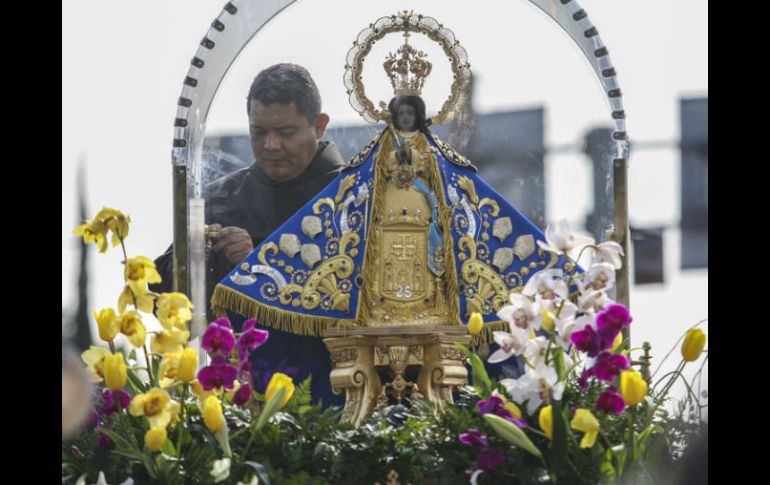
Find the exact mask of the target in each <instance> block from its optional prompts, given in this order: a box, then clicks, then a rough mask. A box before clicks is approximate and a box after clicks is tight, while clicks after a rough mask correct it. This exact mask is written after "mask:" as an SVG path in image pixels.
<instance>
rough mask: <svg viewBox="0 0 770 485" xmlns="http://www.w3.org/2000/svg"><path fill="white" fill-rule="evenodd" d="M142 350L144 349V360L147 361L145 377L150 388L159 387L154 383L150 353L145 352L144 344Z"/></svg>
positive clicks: (145, 346)
mask: <svg viewBox="0 0 770 485" xmlns="http://www.w3.org/2000/svg"><path fill="white" fill-rule="evenodd" d="M142 349H144V358H145V359H146V360H147V376H148V377H149V378H150V385H151V386H152V387H159V386H158V384H157V383H156V382H155V379H154V376H153V375H152V360H151V359H152V358H151V357H150V353H149V352H148V351H147V344H146V343H145V344H144V345H142Z"/></svg>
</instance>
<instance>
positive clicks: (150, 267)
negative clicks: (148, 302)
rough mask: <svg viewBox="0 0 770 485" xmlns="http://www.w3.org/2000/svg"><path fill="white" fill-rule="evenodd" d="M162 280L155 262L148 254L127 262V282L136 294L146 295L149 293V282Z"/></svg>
mask: <svg viewBox="0 0 770 485" xmlns="http://www.w3.org/2000/svg"><path fill="white" fill-rule="evenodd" d="M160 281H161V278H160V274H159V273H158V270H157V269H155V263H154V262H153V261H152V260H151V259H150V258H148V257H147V256H137V257H135V258H130V259H129V260H128V262H126V282H127V283H128V285H129V286H130V287H131V290H132V291H133V292H134V295H137V296H139V295H144V294H145V293H147V283H160Z"/></svg>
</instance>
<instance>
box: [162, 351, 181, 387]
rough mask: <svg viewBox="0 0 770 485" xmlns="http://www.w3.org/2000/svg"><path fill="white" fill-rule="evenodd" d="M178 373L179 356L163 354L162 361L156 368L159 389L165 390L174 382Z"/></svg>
mask: <svg viewBox="0 0 770 485" xmlns="http://www.w3.org/2000/svg"><path fill="white" fill-rule="evenodd" d="M178 372H179V354H163V359H161V361H160V366H158V379H159V381H160V387H162V388H164V389H165V388H167V387H168V386H170V385H171V384H173V383H174V380H176V376H177V374H178Z"/></svg>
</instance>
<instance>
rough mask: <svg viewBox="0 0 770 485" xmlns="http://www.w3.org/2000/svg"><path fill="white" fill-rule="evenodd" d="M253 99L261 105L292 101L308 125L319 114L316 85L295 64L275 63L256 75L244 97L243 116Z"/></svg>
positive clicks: (319, 97) (319, 96)
mask: <svg viewBox="0 0 770 485" xmlns="http://www.w3.org/2000/svg"><path fill="white" fill-rule="evenodd" d="M252 100H255V101H259V102H260V103H262V104H264V105H268V104H273V103H280V104H289V103H291V102H294V104H295V106H296V107H297V113H298V114H300V115H305V116H307V119H308V122H309V123H311V124H312V123H313V122H315V119H316V117H317V116H318V114H319V113H320V112H321V94H320V93H319V92H318V86H316V85H315V82H314V81H313V78H312V77H310V73H309V72H308V71H307V69H305V68H304V67H302V66H298V65H296V64H276V65H274V66H270V67H268V68H267V69H265V70H263V71H262V72H260V73H259V74H257V77H255V78H254V81H253V82H252V83H251V87H250V88H249V96H248V98H246V113H248V112H249V109H250V108H251V101H252Z"/></svg>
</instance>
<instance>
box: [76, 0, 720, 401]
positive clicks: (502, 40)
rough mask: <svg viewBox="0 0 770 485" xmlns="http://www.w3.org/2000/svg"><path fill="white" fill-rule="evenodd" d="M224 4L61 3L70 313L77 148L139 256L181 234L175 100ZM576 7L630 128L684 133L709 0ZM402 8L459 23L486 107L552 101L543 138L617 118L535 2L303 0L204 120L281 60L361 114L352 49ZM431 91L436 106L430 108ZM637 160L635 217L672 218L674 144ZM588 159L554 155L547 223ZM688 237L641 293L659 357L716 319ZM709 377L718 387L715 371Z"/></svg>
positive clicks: (113, 291)
mask: <svg viewBox="0 0 770 485" xmlns="http://www.w3.org/2000/svg"><path fill="white" fill-rule="evenodd" d="M224 3H225V2H224V1H203V0H165V1H157V0H156V1H150V0H143V1H139V0H135V1H131V2H127V1H121V2H118V1H113V2H104V1H101V0H78V1H69V2H64V3H63V4H62V306H63V307H64V308H67V307H70V306H71V305H73V304H74V303H75V298H76V295H75V290H76V278H77V275H76V274H75V273H74V271H75V270H76V265H77V244H76V240H75V238H74V236H71V230H72V228H73V227H74V226H75V224H76V223H77V200H76V197H75V177H76V166H77V162H78V160H79V159H80V157H81V156H82V157H84V158H85V160H86V171H87V175H86V178H87V181H86V183H87V190H86V192H87V198H88V204H89V217H91V216H93V214H95V213H96V211H98V210H99V209H100V208H101V207H102V206H108V207H114V208H117V209H120V210H122V211H124V212H125V213H128V214H130V215H131V217H132V219H133V225H132V229H131V235H130V237H129V239H128V250H129V254H130V255H138V254H143V255H146V256H149V257H151V258H154V257H155V256H157V255H158V254H160V253H161V252H162V251H164V250H165V248H166V247H167V246H168V244H169V243H170V242H171V237H172V231H171V162H170V154H171V140H172V134H173V120H174V117H175V114H176V109H177V106H176V101H177V98H178V97H179V94H180V93H181V90H182V81H183V79H184V77H185V75H186V74H187V70H188V68H189V62H190V59H191V58H192V57H193V55H194V54H195V51H196V50H197V48H198V43H199V42H200V39H201V38H202V37H203V36H204V35H205V33H206V31H207V30H208V27H209V25H210V24H211V21H212V20H213V19H214V18H215V17H216V16H217V15H218V14H219V13H220V11H221V8H222V6H223V5H224ZM580 4H581V6H582V7H583V8H584V9H585V10H586V12H588V15H589V18H590V19H591V20H592V22H593V23H594V25H595V26H596V27H597V28H598V30H599V33H600V35H601V37H602V39H603V41H604V43H605V44H606V45H607V47H608V49H609V52H610V57H611V59H612V61H613V64H614V66H615V68H616V70H617V72H618V78H619V81H620V86H621V88H622V90H623V95H624V104H625V111H626V114H627V127H628V132H629V135H630V137H631V139H632V140H638V141H643V140H672V141H673V140H676V139H677V138H678V137H679V118H678V99H679V98H680V97H695V96H707V95H708V40H707V38H708V4H707V1H706V0H679V1H676V2H670V1H665V0H612V1H610V0H582V1H581V2H580ZM471 5H472V8H471V9H469V7H470V6H471ZM405 8H408V9H414V10H415V12H419V13H423V14H425V15H429V16H432V17H435V18H436V19H438V20H439V21H440V22H442V23H444V24H445V25H446V26H447V27H449V28H450V29H452V30H453V31H454V32H455V34H456V35H457V38H458V39H459V40H460V41H461V43H462V45H464V46H465V48H466V50H467V52H468V56H469V60H470V63H471V69H472V70H473V72H474V74H475V76H476V80H477V89H476V92H477V97H476V107H477V109H478V110H479V111H482V112H485V111H497V110H502V109H506V108H513V109H522V108H528V107H534V106H541V105H544V106H545V109H546V126H545V128H546V133H545V137H546V144H547V145H551V146H553V145H563V144H570V143H578V142H579V141H580V140H581V138H582V136H583V134H584V133H585V131H586V130H587V129H588V127H590V126H594V125H596V124H603V125H605V126H607V125H610V123H611V120H610V117H609V109H608V106H607V103H606V99H605V97H604V95H603V92H602V90H601V88H600V85H599V82H598V80H597V79H596V77H595V76H594V74H593V73H592V71H591V69H590V67H589V65H588V62H587V61H586V59H585V58H584V57H583V56H582V53H580V51H578V49H577V47H575V46H574V44H572V41H571V40H570V39H569V37H568V36H567V35H566V34H565V33H564V32H562V31H561V30H560V29H559V28H558V26H556V24H555V23H553V22H552V21H551V20H550V19H549V18H548V17H546V16H545V15H544V14H543V13H542V12H540V11H539V10H538V9H536V8H535V7H533V6H532V5H530V4H529V3H528V2H525V1H523V0H514V1H508V2H500V1H491V0H476V1H474V2H473V3H472V4H469V3H468V2H467V1H448V0H444V1H413V2H405V1H379V2H361V1H341V0H339V1H310V0H301V1H299V2H297V3H296V4H294V5H292V6H291V7H289V8H288V9H287V10H286V11H284V12H283V13H282V14H281V15H279V16H278V17H276V18H275V19H274V20H272V21H271V22H270V23H269V24H268V25H267V26H266V27H265V28H264V29H263V30H262V31H261V32H260V33H258V34H257V36H256V37H255V38H254V39H253V40H252V42H251V43H250V44H249V46H247V48H246V49H245V50H244V51H243V53H242V54H241V56H240V57H239V59H238V60H237V61H236V63H235V64H234V65H233V67H232V68H231V70H230V72H229V73H228V76H227V77H226V78H225V80H224V82H223V84H222V86H221V90H220V93H221V94H220V95H218V97H217V99H216V100H215V101H214V105H213V107H212V111H211V116H210V119H209V123H208V128H209V131H210V132H212V133H213V132H221V131H232V130H243V129H245V127H246V118H245V113H244V99H245V96H246V93H247V91H248V86H249V84H250V82H251V79H252V78H253V76H254V75H255V74H256V73H257V72H258V71H259V70H260V69H261V68H263V67H266V66H267V65H270V64H273V63H275V62H284V61H288V62H297V63H299V64H302V65H304V66H306V67H307V68H308V69H309V70H310V72H311V73H312V74H313V77H314V79H315V80H316V83H317V84H318V86H319V89H320V91H321V94H322V96H323V100H324V110H325V111H327V112H328V113H329V114H330V115H331V117H332V124H334V123H342V124H350V123H355V122H358V120H359V119H358V118H357V115H356V113H355V112H354V111H353V110H352V108H350V107H349V105H348V103H347V97H346V95H345V92H344V88H343V86H342V73H343V66H344V58H345V54H346V53H347V51H348V49H349V48H350V46H351V44H352V40H353V39H354V38H355V36H356V35H357V34H358V32H359V31H360V30H361V29H363V28H364V27H366V26H367V25H368V23H369V22H373V21H374V20H376V19H377V18H379V17H380V16H384V15H390V14H391V13H393V12H395V11H397V10H402V9H405ZM415 42H417V40H416V39H414V40H413V43H415ZM420 47H422V48H424V49H425V48H427V44H422V45H421V46H420ZM383 49H384V47H383ZM382 52H383V53H384V52H385V51H384V50H383V51H382ZM380 57H381V54H379V53H378V52H377V51H373V52H372V54H371V56H370V59H372V60H373V61H372V62H373V64H372V65H373V66H375V69H377V68H379V67H378V66H379V65H380V64H381V62H380V61H377V62H374V60H376V59H378V58H380ZM434 68H435V70H436V71H435V75H434V79H433V82H435V84H434V86H435V88H432V87H431V86H430V85H426V89H425V92H426V93H428V92H430V93H431V95H430V96H426V97H427V101H428V104H429V111H430V106H431V104H433V105H434V106H435V104H436V103H438V102H440V101H441V99H443V96H444V94H443V91H442V89H446V87H445V86H446V85H447V83H446V82H442V78H443V79H444V80H445V78H444V75H445V74H443V75H442V72H443V73H446V72H448V71H447V70H446V67H445V66H442V65H441V62H440V61H439V62H436V61H434ZM442 69H443V71H442ZM365 76H366V77H365V80H366V82H367V87H368V88H367V92H368V93H371V94H372V97H373V98H376V95H377V94H378V93H382V94H381V96H380V98H383V99H384V98H385V97H386V96H387V89H386V88H387V85H386V84H385V83H386V82H387V81H386V80H385V79H384V78H382V77H380V78H378V75H377V73H376V72H374V73H373V74H372V73H371V72H370V71H365ZM378 83H382V84H381V86H382V88H381V89H380V88H379V87H378ZM369 86H371V88H369ZM369 89H371V91H370V90H369ZM378 89H379V91H378ZM434 93H437V94H434ZM431 96H433V97H434V99H436V100H437V101H434V102H433V103H431ZM376 101H379V98H376V99H375V102H376ZM434 109H435V108H434ZM630 164H631V168H630V174H629V175H630V187H629V197H630V200H629V204H630V205H629V210H630V219H631V223H632V224H634V225H639V226H646V225H669V224H673V223H675V222H676V221H677V220H678V211H679V165H678V153H677V152H675V151H672V150H654V151H653V150H650V151H637V152H635V153H632V156H631V160H630ZM589 170H590V165H589V163H588V162H587V160H586V158H585V157H584V156H583V155H580V154H577V153H575V154H563V155H558V156H556V155H554V156H550V157H548V158H547V159H546V177H547V182H546V184H547V185H546V197H547V204H548V205H547V209H548V212H547V214H546V216H547V218H548V220H549V221H553V220H556V219H560V218H567V219H568V220H570V221H582V220H583V218H584V216H585V213H586V212H587V211H588V210H589V209H590V207H591V200H590V197H591V178H590V177H591V175H590V172H589ZM678 237H679V236H678V232H677V231H676V230H670V231H667V232H666V234H665V239H664V241H665V248H664V254H665V259H666V260H665V267H666V283H665V284H664V285H652V286H644V287H640V288H633V289H632V293H631V305H632V313H633V314H634V317H635V321H634V324H633V326H632V338H633V343H634V345H635V346H636V345H639V346H640V345H641V342H642V341H643V340H649V341H650V342H651V343H652V345H653V355H654V356H655V357H662V356H663V355H664V354H665V353H666V352H667V351H668V349H669V348H670V346H671V345H672V344H673V342H674V341H675V340H676V339H677V338H678V337H679V335H680V334H681V333H682V332H683V331H684V330H685V329H686V328H688V327H689V326H690V325H692V324H694V323H696V322H697V321H699V320H701V319H703V318H706V317H707V316H708V272H707V271H705V270H702V271H688V272H684V273H683V272H681V271H679V270H678V265H679V241H678ZM120 259H121V257H120V254H119V251H116V250H111V251H109V252H108V253H107V254H106V255H103V254H96V253H92V257H91V261H92V262H91V270H92V271H91V290H90V300H89V301H90V303H91V305H92V307H93V308H96V309H98V308H102V307H106V306H114V305H115V304H116V300H117V296H118V294H119V293H120V290H121V287H122V278H121V266H120V263H119V261H120ZM707 328H708V327H707V326H706V327H705V329H706V330H707ZM676 355H678V352H677V353H676ZM676 355H675V356H674V358H672V360H671V362H668V363H667V364H670V367H673V366H674V365H675V364H676ZM653 362H654V363H656V362H657V361H656V360H653ZM704 384H705V385H706V387H707V380H704Z"/></svg>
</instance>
